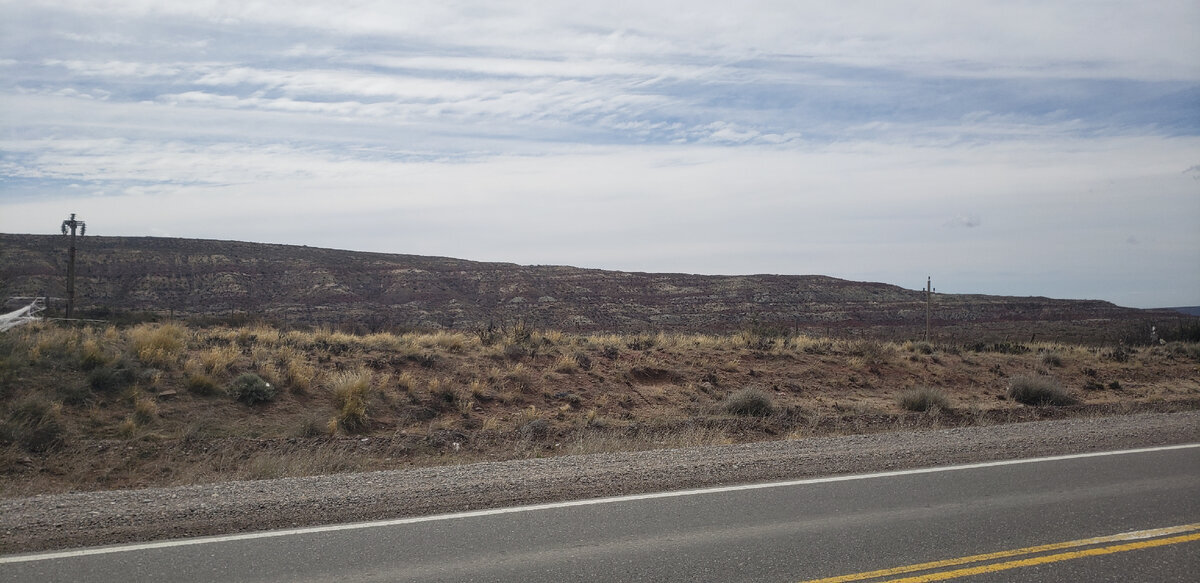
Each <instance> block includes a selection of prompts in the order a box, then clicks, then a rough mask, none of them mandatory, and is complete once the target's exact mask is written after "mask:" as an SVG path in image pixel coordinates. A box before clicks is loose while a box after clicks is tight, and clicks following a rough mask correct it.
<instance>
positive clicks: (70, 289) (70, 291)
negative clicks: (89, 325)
mask: <svg viewBox="0 0 1200 583" xmlns="http://www.w3.org/2000/svg"><path fill="white" fill-rule="evenodd" d="M76 229H78V230H79V236H80V237H82V236H83V234H84V233H85V232H86V231H87V223H85V222H83V221H77V220H75V213H71V218H69V219H67V220H65V221H63V222H62V234H63V235H64V236H66V235H70V237H71V239H70V247H69V251H68V253H67V318H68V319H69V318H71V315H72V314H74V312H75V230H76ZM68 230H70V233H68V232H67V231H68Z"/></svg>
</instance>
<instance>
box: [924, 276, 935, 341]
mask: <svg viewBox="0 0 1200 583" xmlns="http://www.w3.org/2000/svg"><path fill="white" fill-rule="evenodd" d="M932 322H933V277H932V276H926V277H925V341H926V342H929V341H930V340H929V328H930V324H931V323H932Z"/></svg>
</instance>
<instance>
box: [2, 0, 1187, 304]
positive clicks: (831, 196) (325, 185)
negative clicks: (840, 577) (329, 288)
mask: <svg viewBox="0 0 1200 583" xmlns="http://www.w3.org/2000/svg"><path fill="white" fill-rule="evenodd" d="M70 213H77V214H78V217H79V218H80V219H82V220H84V221H86V222H87V226H88V229H87V233H88V235H125V236H141V235H152V236H170V237H195V238H205V239H228V240H241V241H256V242H266V243H286V244H297V245H309V246H316V247H331V248H338V249H352V250H359V251H378V252H386V253H411V254H420V255H439V256H448V257H457V258H462V259H470V260H478V261H504V262H513V263H520V264H526V265H534V264H538V265H574V266H579V267H590V268H602V269H616V270H624V271H650V272H676V273H679V272H682V273H703V274H730V275H733V274H753V273H776V274H796V275H803V274H820V275H829V276H833V277H840V278H846V279H852V280H858V281H879V282H886V283H892V284H896V285H900V286H903V287H906V288H910V289H918V288H923V286H924V284H925V280H926V277H927V276H931V277H932V278H933V285H934V287H936V288H937V289H938V291H939V292H946V293H987V294H1004V295H1020V296H1048V297H1056V298H1071V299H1103V300H1108V301H1112V302H1115V303H1117V304H1120V305H1124V306H1132V307H1163V306H1185V305H1200V2H1196V1H1195V0H1161V1H1158V0H1156V1H1155V2H1144V1H1095V0H1089V1H1079V2H1076V1H1038V2H1033V1H1029V2H1025V1H1012V0H1009V1H995V2H985V1H970V0H952V1H906V2H863V1H839V2H806V1H742V2H737V3H733V2H708V1H702V0H692V1H687V2H682V1H680V2H675V1H658V0H655V1H650V2H647V1H645V0H642V1H638V2H625V1H623V0H607V1H605V2H594V3H584V2H567V1H563V2H537V1H521V2H503V1H473V0H465V1H449V0H441V1H429V2H424V1H420V2H418V1H412V2H408V1H357V0H348V1H347V0H343V1H340V2H329V1H327V0H325V1H318V2H306V1H297V0H272V1H271V2H259V1H252V0H236V1H224V0H187V1H180V2H174V1H122V0H89V1H83V2H72V1H59V0H38V1H37V2H29V1H28V0H16V1H11V0H0V232H5V233H46V234H51V233H57V232H58V231H59V227H60V224H61V222H62V220H63V219H66V218H67V217H68V215H69V214H70Z"/></svg>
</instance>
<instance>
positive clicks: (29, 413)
mask: <svg viewBox="0 0 1200 583" xmlns="http://www.w3.org/2000/svg"><path fill="white" fill-rule="evenodd" d="M65 439H66V427H65V425H64V424H63V419H62V403H58V402H55V401H51V400H49V399H47V398H46V397H44V396H42V395H37V394H34V395H29V396H27V397H25V398H23V399H20V400H18V401H16V402H15V403H13V404H12V405H11V409H10V410H9V413H8V418H7V419H6V420H5V421H4V423H0V443H12V444H17V445H19V446H21V447H23V448H25V449H26V450H27V451H30V452H34V453H41V452H45V451H48V450H50V449H52V448H54V447H57V446H59V445H61V444H62V443H63V442H64V441H65Z"/></svg>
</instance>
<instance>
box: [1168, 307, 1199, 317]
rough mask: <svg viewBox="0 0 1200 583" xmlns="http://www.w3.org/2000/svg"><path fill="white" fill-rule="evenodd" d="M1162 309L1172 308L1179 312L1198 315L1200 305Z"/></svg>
mask: <svg viewBox="0 0 1200 583" xmlns="http://www.w3.org/2000/svg"><path fill="white" fill-rule="evenodd" d="M1162 309H1164V310H1174V311H1176V312H1179V313H1181V314H1187V315H1189V316H1200V306H1183V307H1179V308H1162Z"/></svg>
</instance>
